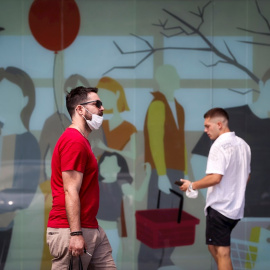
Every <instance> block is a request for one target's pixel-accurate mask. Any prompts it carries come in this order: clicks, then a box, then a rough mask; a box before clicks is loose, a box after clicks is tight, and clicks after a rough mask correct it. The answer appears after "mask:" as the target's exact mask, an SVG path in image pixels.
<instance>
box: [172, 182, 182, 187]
mask: <svg viewBox="0 0 270 270" xmlns="http://www.w3.org/2000/svg"><path fill="white" fill-rule="evenodd" d="M174 183H175V184H176V185H177V186H180V187H181V186H182V185H183V184H184V182H182V181H180V180H179V181H175V182H174Z"/></svg>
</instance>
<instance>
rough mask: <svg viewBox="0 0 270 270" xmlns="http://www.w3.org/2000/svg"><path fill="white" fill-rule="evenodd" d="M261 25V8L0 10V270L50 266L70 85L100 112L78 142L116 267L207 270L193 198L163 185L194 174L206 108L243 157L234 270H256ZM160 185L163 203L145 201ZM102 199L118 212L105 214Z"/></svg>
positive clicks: (265, 93)
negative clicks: (96, 180)
mask: <svg viewBox="0 0 270 270" xmlns="http://www.w3.org/2000/svg"><path fill="white" fill-rule="evenodd" d="M269 14H270V2H269V1H267V0H214V1H208V0H205V1H204V0H76V1H75V0H65V1H63V0H54V1H52V0H35V1H33V0H0V91H1V98H0V130H1V135H0V153H1V159H0V235H1V236H0V249H1V252H0V254H1V263H2V265H3V266H2V268H1V269H5V270H7V269H9V270H14V269H16V270H18V269H27V270H30V269H33V270H37V269H50V260H51V257H50V254H49V251H48V247H47V244H46V241H45V233H46V224H47V220H48V213H49V210H50V208H51V202H52V196H51V189H50V162H51V156H52V151H53V149H54V146H55V143H56V141H57V139H58V138H59V136H60V135H61V133H62V132H63V131H64V130H65V128H66V127H68V126H69V124H70V123H71V120H70V117H69V115H68V113H67V110H66V107H65V93H66V92H68V91H70V90H71V89H72V88H74V87H76V86H79V85H83V86H97V87H98V88H99V96H100V97H101V99H102V101H103V104H104V107H105V114H104V118H105V120H104V124H103V128H102V129H101V130H99V131H98V132H92V133H91V134H90V136H89V140H90V143H91V146H92V149H93V152H94V153H95V155H96V157H97V160H98V163H99V169H100V186H102V187H103V188H101V194H100V196H101V203H100V208H101V209H102V210H103V211H102V214H101V213H99V215H98V219H99V223H100V225H101V226H102V227H103V228H104V229H105V231H106V233H107V235H108V237H109V240H110V242H111V245H112V248H113V256H114V258H115V261H116V263H117V268H118V269H161V268H162V269H168V270H169V269H171V270H172V269H187V270H188V269H190V270H194V269H201V270H203V269H205V270H208V269H216V266H215V263H214V262H213V261H212V260H211V257H210V255H209V253H208V250H207V246H206V245H205V236H204V234H205V216H204V205H205V195H206V190H200V192H199V196H198V198H197V199H189V198H187V197H186V195H185V194H182V193H181V191H180V190H179V188H178V186H176V185H174V181H175V180H178V179H180V178H185V179H189V180H191V181H196V180H199V179H200V178H202V177H203V176H204V175H205V168H206V160H207V155H208V151H209V143H210V141H209V140H205V137H204V135H203V130H204V126H203V120H204V119H203V114H204V113H205V112H206V111H207V110H209V109H210V108H212V107H223V108H225V109H227V111H228V113H229V115H230V119H231V121H230V128H231V130H232V131H235V132H236V134H237V135H238V136H240V137H242V138H243V139H245V140H246V141H247V142H248V143H249V145H250V146H251V150H252V177H251V181H250V183H249V184H248V187H247V191H246V208H245V217H244V218H243V219H242V220H241V221H240V223H239V224H238V225H237V227H236V228H235V230H234V231H233V234H232V246H231V247H232V260H233V265H234V269H260V270H262V269H268V268H266V265H267V266H268V265H269V263H270V261H269V256H268V253H269V252H268V251H269V237H270V231H269V228H270V227H269V225H270V211H269V207H270V185H269V181H268V178H269V175H270V166H269V164H270V140H269V134H270V119H269V117H270V80H269V79H270V69H269V68H270V67H269V63H270V53H269V48H270V43H269V35H270V27H269V25H270V16H269ZM106 177H110V178H111V177H114V179H113V182H114V183H119V185H117V186H118V189H117V190H115V189H113V190H112V191H111V192H108V190H111V189H110V188H109V186H108V185H109V184H106V181H104V179H106ZM166 180H168V182H167V183H168V185H167V186H165V187H163V188H161V187H160V188H161V189H162V190H166V188H171V189H172V190H174V191H175V192H177V194H175V193H174V192H172V193H170V194H168V195H166V193H165V192H163V191H161V196H159V192H158V191H159V188H158V182H159V181H163V183H164V182H166ZM169 183H171V185H170V184H169ZM105 191H106V192H105ZM116 194H117V195H116ZM175 195H178V196H175ZM106 197H111V198H115V197H117V198H118V202H117V203H116V204H113V205H111V207H107V208H106V202H105V201H104V199H103V198H106ZM158 198H160V210H159V212H158V214H157V216H156V213H157V211H155V209H156V208H157V202H158ZM179 201H182V202H183V209H180V210H182V211H180V212H181V214H182V219H181V222H180V223H178V222H177V217H178V208H179ZM180 208H181V207H180ZM104 209H105V210H104ZM164 209H166V210H164ZM112 212H113V213H114V214H113V215H110V213H112ZM111 216H113V217H111ZM267 256H268V257H267Z"/></svg>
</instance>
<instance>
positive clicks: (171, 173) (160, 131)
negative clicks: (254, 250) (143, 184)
mask: <svg viewBox="0 0 270 270" xmlns="http://www.w3.org/2000/svg"><path fill="white" fill-rule="evenodd" d="M155 79H156V81H157V83H158V86H159V91H156V92H153V93H152V95H153V100H152V102H151V103H150V105H149V108H148V111H147V114H146V118H145V124H144V138H145V161H146V162H149V163H150V164H151V167H152V173H151V179H150V184H149V189H148V205H147V207H148V209H154V208H156V205H157V198H158V192H159V190H161V191H162V192H161V197H160V207H161V208H172V207H174V206H175V207H177V205H178V203H179V200H178V198H175V196H174V195H172V194H170V191H169V189H170V188H172V189H175V190H176V191H179V189H177V188H176V187H175V185H174V184H173V183H174V181H175V180H176V179H179V178H182V177H183V176H184V171H185V136H184V121H185V115H184V110H183V107H182V106H181V105H180V104H179V103H178V101H177V100H176V99H175V98H174V92H175V90H177V89H179V88H180V78H179V76H178V74H177V72H176V69H175V68H174V67H173V66H170V65H164V66H160V67H159V68H158V69H157V71H156V73H155ZM168 230H169V228H168ZM173 250H174V248H166V249H164V250H162V249H152V248H150V247H148V246H146V245H145V244H143V243H142V244H141V247H140V251H139V255H138V269H145V268H146V266H147V269H158V268H159V267H161V266H163V267H164V266H170V265H173V262H172V261H171V259H170V256H171V254H172V252H173Z"/></svg>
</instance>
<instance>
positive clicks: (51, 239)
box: [47, 228, 60, 258]
mask: <svg viewBox="0 0 270 270" xmlns="http://www.w3.org/2000/svg"><path fill="white" fill-rule="evenodd" d="M59 236H60V233H59V230H58V229H52V228H50V229H48V230H47V244H48V246H49V250H50V253H51V255H52V256H53V257H55V258H58V257H59V255H60V254H59V251H60V250H59Z"/></svg>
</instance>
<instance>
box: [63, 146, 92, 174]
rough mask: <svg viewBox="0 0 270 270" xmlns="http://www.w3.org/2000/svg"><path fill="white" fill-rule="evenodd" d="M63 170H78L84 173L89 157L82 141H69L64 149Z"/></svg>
mask: <svg viewBox="0 0 270 270" xmlns="http://www.w3.org/2000/svg"><path fill="white" fill-rule="evenodd" d="M60 155H61V171H62V172H64V171H78V172H82V173H84V170H85V166H86V162H87V159H88V156H87V151H86V149H85V146H84V145H83V144H82V143H80V142H69V143H67V144H66V145H65V147H64V148H63V149H62V151H61V153H60Z"/></svg>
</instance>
